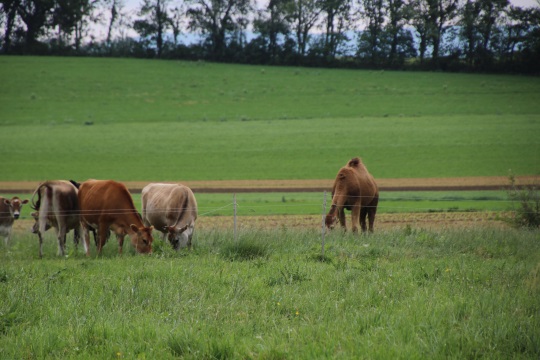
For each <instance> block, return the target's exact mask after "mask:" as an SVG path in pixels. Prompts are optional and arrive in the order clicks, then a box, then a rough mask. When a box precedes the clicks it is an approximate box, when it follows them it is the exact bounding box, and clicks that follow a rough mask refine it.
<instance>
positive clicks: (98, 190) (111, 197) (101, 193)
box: [79, 180, 154, 255]
mask: <svg viewBox="0 0 540 360" xmlns="http://www.w3.org/2000/svg"><path fill="white" fill-rule="evenodd" d="M79 206H80V208H81V226H82V229H83V239H84V249H85V251H86V255H90V244H89V243H90V236H89V233H88V231H89V228H94V229H97V230H98V238H99V243H98V248H97V251H98V253H99V254H101V250H102V249H103V246H104V245H105V242H106V241H107V238H108V235H109V229H111V230H112V231H113V232H114V233H115V234H116V235H117V238H118V246H119V247H118V252H119V253H120V254H121V253H122V247H123V246H124V236H125V235H129V237H130V239H131V244H132V245H133V246H134V247H135V249H136V250H137V251H138V252H139V253H151V252H152V241H153V240H154V239H153V238H152V229H153V227H145V226H144V224H143V222H142V219H141V216H140V215H139V213H138V212H137V210H136V209H135V205H134V204H133V199H132V198H131V195H130V193H129V191H128V189H127V188H126V186H125V185H124V184H122V183H119V182H116V181H113V180H87V181H85V182H83V183H82V184H80V187H79Z"/></svg>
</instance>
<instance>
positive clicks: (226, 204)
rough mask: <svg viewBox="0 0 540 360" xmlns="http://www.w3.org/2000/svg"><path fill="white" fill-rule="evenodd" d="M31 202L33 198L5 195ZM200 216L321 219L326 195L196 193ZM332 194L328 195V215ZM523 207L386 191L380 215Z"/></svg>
mask: <svg viewBox="0 0 540 360" xmlns="http://www.w3.org/2000/svg"><path fill="white" fill-rule="evenodd" d="M0 196H4V197H9V198H10V197H12V196H19V197H20V198H21V199H30V198H31V194H2V193H0ZM195 196H196V198H197V203H198V210H199V216H222V215H225V216H231V215H233V214H234V201H235V197H236V210H237V215H238V216H250V215H318V214H321V213H322V210H323V204H324V193H323V192H296V193H291V192H287V193H279V192H276V193H274V192H272V193H239V194H236V195H235V194H232V193H218V194H209V193H196V194H195ZM330 196H331V195H330V193H327V194H326V202H327V208H326V210H327V211H328V210H329V208H330V203H331V198H330ZM132 197H133V201H134V203H135V207H136V208H137V209H138V210H139V211H142V205H141V195H140V194H132ZM518 205H519V204H517V203H513V202H512V201H510V200H509V198H508V194H507V192H506V191H404V192H399V191H397V192H394V191H382V192H381V194H380V201H379V206H378V209H377V213H378V214H385V213H410V212H457V211H460V212H470V211H508V210H512V209H513V208H514V207H516V206H518ZM32 211H33V210H32V209H31V208H30V206H29V205H26V206H24V207H23V209H22V214H21V218H22V219H31V216H30V213H31V212H32Z"/></svg>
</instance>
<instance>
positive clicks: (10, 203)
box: [0, 196, 28, 246]
mask: <svg viewBox="0 0 540 360" xmlns="http://www.w3.org/2000/svg"><path fill="white" fill-rule="evenodd" d="M27 203H28V200H21V199H19V198H18V197H17V196H15V197H12V198H11V200H9V199H6V198H3V197H1V196H0V236H4V242H5V243H6V246H7V245H8V243H9V241H10V240H11V230H12V228H13V222H14V221H15V220H16V219H18V218H19V216H20V215H21V209H22V206H23V205H24V204H27Z"/></svg>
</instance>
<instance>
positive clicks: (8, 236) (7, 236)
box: [4, 227, 13, 247]
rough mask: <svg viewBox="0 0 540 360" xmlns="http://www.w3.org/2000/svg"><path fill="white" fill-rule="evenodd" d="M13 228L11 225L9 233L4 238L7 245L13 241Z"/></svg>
mask: <svg viewBox="0 0 540 360" xmlns="http://www.w3.org/2000/svg"><path fill="white" fill-rule="evenodd" d="M11 230H13V227H10V228H9V229H8V231H7V235H6V237H5V238H4V242H5V243H6V247H7V246H8V245H9V244H10V243H11Z"/></svg>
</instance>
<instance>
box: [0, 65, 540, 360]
mask: <svg viewBox="0 0 540 360" xmlns="http://www.w3.org/2000/svg"><path fill="white" fill-rule="evenodd" d="M538 134H540V81H538V78H533V77H519V76H492V75H477V74H442V73H420V72H419V73H405V72H380V71H349V70H325V69H302V68H277V67H276V68H268V67H252V66H236V65H225V64H210V63H189V62H178V61H149V60H133V59H86V58H84V59H78V58H49V57H48V58H40V57H6V56H2V57H0V155H1V156H2V161H3V166H4V169H6V171H2V172H1V173H0V183H1V182H2V181H10V182H17V181H41V180H46V179H75V180H79V181H83V180H85V179H87V178H101V179H115V180H119V181H148V182H150V181H180V182H182V181H187V180H225V181H226V180H235V179H237V180H257V179H285V180H287V179H332V178H334V176H335V174H336V172H337V170H338V169H339V168H340V167H341V166H343V165H344V164H345V163H346V162H347V161H348V160H349V159H350V158H351V157H354V156H361V157H362V158H363V159H364V162H365V164H366V165H367V166H368V168H369V169H370V171H371V172H372V173H373V175H374V176H375V177H376V178H378V179H385V178H387V179H396V178H397V179H399V178H437V177H468V176H506V175H507V174H508V172H509V170H510V169H511V170H512V172H513V173H514V174H515V175H538V174H539V172H540V168H539V164H540V159H539V155H540V137H539V136H538ZM0 194H1V195H6V194H3V193H0ZM322 196H323V195H322V194H314V193H273V194H238V195H237V202H238V212H239V214H240V216H249V215H257V216H260V221H261V222H264V216H265V215H279V214H298V215H302V214H320V213H321V211H322V201H323V199H322ZM381 197H382V201H381V206H380V210H379V211H380V212H381V213H385V212H386V213H396V212H410V211H444V212H452V211H485V210H495V211H500V210H504V209H506V208H507V206H508V207H509V206H510V205H508V203H507V198H506V196H505V193H504V192H503V191H490V192H403V193H398V192H391V193H390V192H387V193H382V194H381ZM134 199H135V202H136V205H137V207H138V208H139V209H140V197H139V195H136V194H135V195H134ZM197 199H198V203H199V209H200V213H201V215H204V216H217V215H228V216H230V215H232V201H233V200H232V194H198V195H197ZM24 211H25V212H24V215H25V216H27V215H28V211H29V208H28V207H26V208H25V210H24ZM22 221H24V222H25V226H26V223H27V222H29V221H28V219H27V218H25V219H24V220H22ZM228 221H229V219H228ZM258 221H259V220H258ZM272 221H276V220H275V218H274V220H272ZM201 223H202V224H204V222H203V221H201ZM248 223H249V222H247V221H245V222H242V221H240V224H248ZM229 225H230V224H229ZM266 225H268V224H266ZM375 228H376V232H375V233H374V234H372V235H369V236H362V235H360V236H358V235H352V234H348V233H345V234H344V233H342V232H341V231H333V232H327V233H325V246H324V255H323V253H322V249H323V247H322V233H321V227H320V225H319V224H317V226H314V227H313V228H308V227H303V228H293V227H292V226H291V227H290V226H288V224H287V223H286V222H284V223H282V224H280V223H276V224H275V226H273V227H272V226H262V227H257V226H254V227H245V226H240V227H239V230H238V234H237V236H236V238H235V236H234V233H233V231H232V229H231V226H226V227H216V228H212V227H204V226H199V227H198V228H197V230H196V235H195V239H194V249H193V250H192V251H180V252H178V253H177V252H174V251H173V250H171V249H170V247H169V246H168V244H166V243H164V242H163V241H161V240H160V239H159V234H158V232H155V238H156V240H155V243H154V253H153V254H152V255H151V256H138V255H136V254H135V253H134V250H133V248H132V247H131V246H130V244H129V241H126V244H125V245H124V255H122V256H119V255H117V244H116V241H115V240H114V238H112V239H111V240H110V241H109V242H108V243H107V245H106V246H105V249H104V254H103V255H102V256H101V257H97V256H96V254H95V248H94V247H92V256H91V257H90V258H86V257H85V256H84V255H83V253H82V249H81V248H80V247H81V246H79V249H75V247H74V245H73V244H72V243H71V234H70V235H69V236H68V256H66V257H65V258H60V257H58V256H57V255H56V240H55V239H54V236H53V234H52V231H49V232H48V233H47V235H46V239H45V247H44V253H45V255H44V258H43V259H42V260H39V259H38V256H37V254H38V241H37V238H36V236H34V235H32V234H29V233H28V231H27V230H24V231H23V230H20V229H19V227H18V228H17V231H16V233H15V234H14V238H13V240H12V242H11V243H10V244H8V245H7V246H6V245H4V243H3V242H1V240H0V299H1V300H0V358H2V359H20V358H28V359H33V358H39V359H42V358H77V359H78V358H80V359H90V358H91V359H94V358H103V359H107V358H115V359H119V358H126V359H137V358H138V359H144V358H147V359H156V358H160V359H162V358H163V359H168V358H184V359H324V358H344V359H359V358H365V359H394V358H395V359H425V358H430V359H431V358H433V359H437V358H441V359H442V358H445V359H447V358H460V359H461V358H489V359H508V358H522V359H538V358H539V357H540V346H539V344H540V301H539V300H538V299H540V280H539V279H540V275H539V274H540V251H539V250H540V249H539V246H540V235H539V233H538V231H528V230H516V229H512V228H510V227H507V226H497V227H491V226H489V225H488V226H486V224H485V223H482V225H480V224H479V225H478V226H468V227H463V228H458V227H450V228H440V229H436V228H433V229H429V228H420V227H417V226H415V225H406V226H402V225H399V226H394V227H386V228H384V229H381V228H378V227H377V223H376V225H375Z"/></svg>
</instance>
